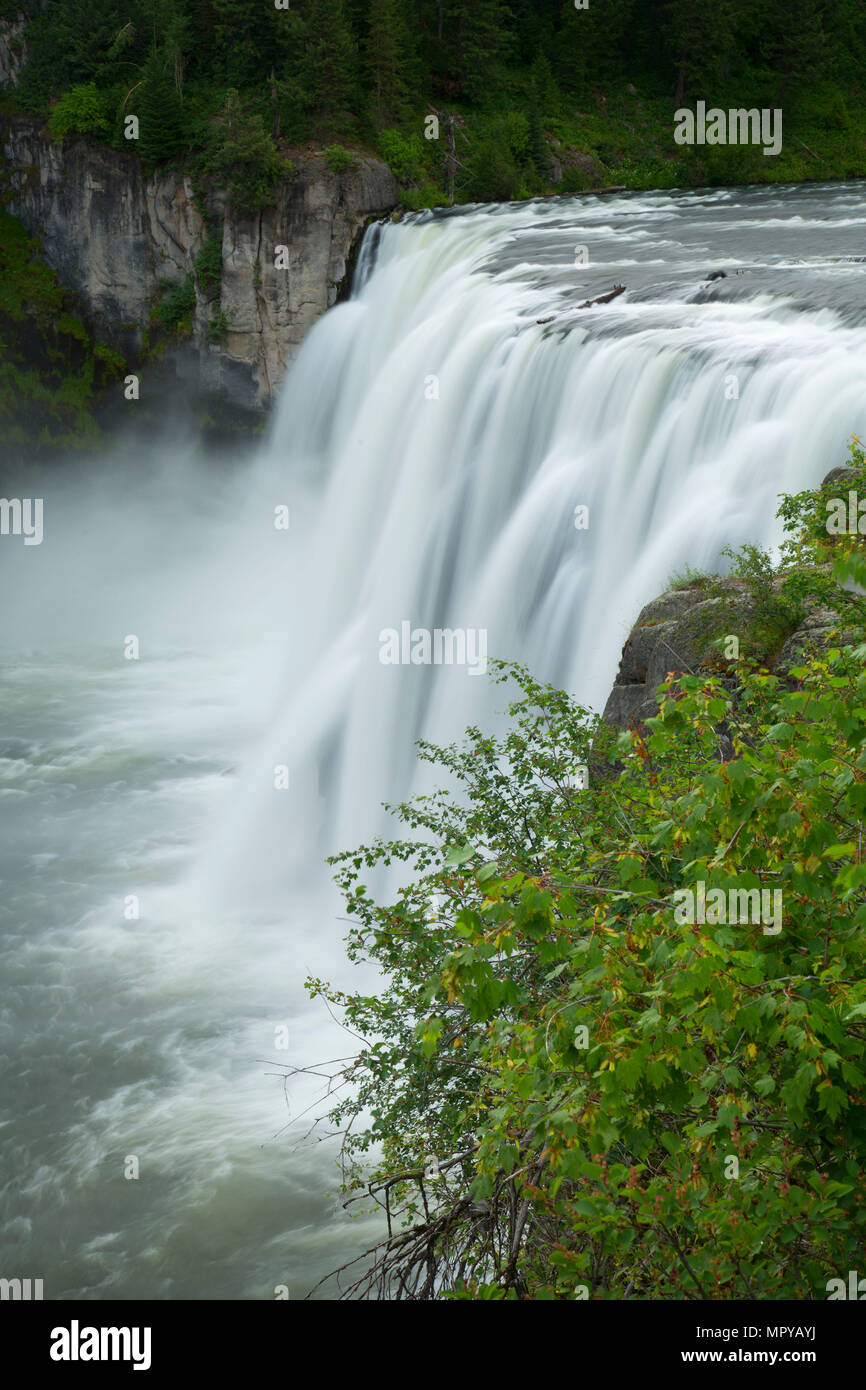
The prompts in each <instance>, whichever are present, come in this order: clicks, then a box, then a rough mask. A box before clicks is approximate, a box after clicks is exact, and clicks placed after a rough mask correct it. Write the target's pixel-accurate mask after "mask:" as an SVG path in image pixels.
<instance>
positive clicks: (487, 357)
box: [207, 188, 866, 907]
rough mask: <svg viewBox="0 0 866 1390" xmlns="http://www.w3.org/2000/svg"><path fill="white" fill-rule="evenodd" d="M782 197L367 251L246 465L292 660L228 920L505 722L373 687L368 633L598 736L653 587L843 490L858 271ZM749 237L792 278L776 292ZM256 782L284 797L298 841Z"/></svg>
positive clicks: (473, 705) (849, 199)
mask: <svg viewBox="0 0 866 1390" xmlns="http://www.w3.org/2000/svg"><path fill="white" fill-rule="evenodd" d="M795 197H796V200H797V203H798V210H797V212H796V213H793V214H791V213H789V214H788V216H787V218H784V217H779V216H774V215H773V214H774V212H775V211H776V209H777V208H780V206H781V205H780V195H779V193H778V191H776V190H774V191H773V192H772V193H767V192H765V191H761V192H758V193H755V192H749V193H747V194H746V195H745V196H744V197H743V198H742V201H743V202H745V203H746V204H747V205H749V207H750V208H751V209H753V210H754V212H755V214H758V213H759V214H760V215H755V216H752V217H749V216H744V209H743V207H742V206H736V207H732V204H733V203H734V198H733V195H732V193H731V192H730V191H729V190H725V191H723V192H718V193H709V194H704V195H688V194H685V195H684V194H679V195H671V194H654V195H631V196H626V197H620V198H612V199H607V200H591V199H577V200H562V201H554V202H541V203H537V204H530V205H528V206H527V205H517V206H514V207H506V208H489V207H485V208H483V209H477V210H476V209H473V210H468V211H461V212H460V213H459V214H457V215H450V216H449V215H445V216H431V215H430V214H421V215H416V216H413V217H410V218H408V219H406V221H404V222H403V223H402V224H401V225H393V224H392V225H386V226H385V227H379V226H377V227H375V228H373V229H371V230H370V231H368V233H367V243H366V246H365V248H364V251H363V253H362V257H361V262H360V264H361V268H362V273H361V274H360V276H359V280H358V284H357V286H356V290H355V293H354V294H353V296H352V298H351V299H350V300H349V301H348V302H347V303H345V304H343V305H340V306H338V307H337V308H335V309H334V310H332V311H331V312H330V313H329V314H328V315H327V316H326V317H325V318H324V319H323V320H322V321H321V322H320V323H319V324H318V325H317V326H316V327H315V329H314V330H313V332H312V333H311V335H310V337H309V339H308V340H307V342H306V343H305V344H304V346H303V349H302V351H301V353H300V356H299V358H298V360H297V362H296V364H295V366H294V368H293V370H292V372H291V373H290V375H289V378H288V381H287V382H286V385H285V388H284V391H283V395H282V399H281V401H280V404H279V410H278V412H277V417H276V420H275V423H274V427H273V431H272V434H271V439H270V443H269V446H268V450H267V456H266V458H264V459H263V461H262V476H263V478H267V480H268V483H267V487H269V488H270V490H271V493H272V496H273V498H274V500H275V502H276V501H282V502H283V503H284V504H286V505H288V506H289V507H290V508H291V512H292V534H291V542H290V547H289V548H290V549H291V552H292V554H291V558H290V559H287V562H286V569H285V595H284V596H285V602H286V611H287V634H286V635H287V641H286V646H285V651H286V652H287V653H288V655H287V656H285V657H283V656H282V654H281V657H280V663H281V666H282V672H281V675H280V676H279V677H278V678H276V679H275V685H274V690H275V699H274V715H273V719H272V721H271V722H270V724H269V727H268V729H267V732H266V734H265V736H264V737H263V740H262V743H261V745H260V747H259V748H258V750H257V753H256V754H255V756H254V757H253V758H252V759H251V762H250V765H249V767H248V768H247V769H246V771H245V774H244V779H243V783H242V788H241V794H240V796H239V797H238V799H237V801H236V804H235V805H234V807H233V808H232V812H231V814H230V816H229V817H228V818H227V821H226V822H225V824H224V826H223V827H222V830H221V831H220V832H218V833H217V835H216V837H215V840H214V845H213V846H212V854H211V857H210V858H209V860H208V863H207V877H208V879H209V881H210V882H211V883H212V884H213V885H214V886H215V888H216V891H217V894H218V897H219V900H220V901H221V902H225V901H226V893H227V891H233V892H234V893H235V896H236V901H237V904H238V906H239V907H242V905H243V904H244V903H247V904H248V903H249V901H250V895H251V894H253V895H258V894H260V893H261V892H263V891H268V892H270V893H272V894H273V895H274V896H278V895H279V893H280V892H281V891H283V889H284V885H285V882H286V877H287V874H288V873H289V872H292V873H295V872H297V870H298V868H299V866H300V865H302V864H304V863H307V862H309V860H310V858H311V857H316V855H317V852H318V857H321V852H323V850H324V848H327V849H329V850H333V849H336V848H347V847H349V846H351V845H352V844H353V843H355V842H356V841H357V840H358V838H359V837H369V836H370V835H371V834H372V833H373V832H374V831H378V830H380V829H384V827H385V822H384V821H383V819H382V817H381V816H380V814H379V811H378V805H379V802H380V801H382V800H383V799H389V800H394V799H400V798H402V797H403V796H405V795H406V793H407V792H409V791H411V790H416V791H417V790H420V789H422V788H426V787H427V786H428V783H427V782H426V773H425V771H421V770H419V769H417V768H416V765H415V761H414V756H413V744H414V741H415V740H416V739H417V738H421V737H423V738H427V739H433V740H434V741H450V740H452V739H455V738H457V737H459V736H460V735H461V733H462V731H463V729H464V727H465V726H466V724H468V723H469V722H479V723H482V724H483V723H485V721H486V722H487V723H488V724H489V723H490V721H491V719H492V718H493V716H494V711H495V710H497V709H498V708H499V706H500V705H501V703H502V700H501V696H500V697H499V699H498V700H497V696H496V694H495V693H494V692H492V690H491V687H490V685H489V683H488V681H487V680H485V679H483V678H481V679H479V678H478V674H479V673H478V671H475V672H474V673H470V668H469V666H468V665H463V666H462V667H460V666H457V665H445V664H442V665H412V664H408V665H406V664H397V665H391V664H383V663H382V661H381V660H380V652H381V647H382V642H381V637H380V634H381V633H382V632H383V631H386V630H393V631H396V632H398V633H399V632H400V630H401V627H402V625H404V624H411V628H412V629H413V630H414V629H424V630H427V631H429V632H431V633H432V632H434V631H435V630H436V629H440V630H442V629H452V630H454V629H457V630H460V631H463V632H470V633H471V632H478V631H479V630H483V631H484V632H485V633H486V640H487V650H488V652H489V654H490V655H491V656H494V657H500V658H503V659H506V660H513V659H519V660H520V661H522V662H525V663H526V664H527V665H528V666H529V667H530V669H531V670H532V671H533V673H534V674H535V675H536V676H537V677H539V678H541V679H543V680H546V681H550V682H554V683H556V684H558V685H562V686H564V687H566V688H567V689H569V690H570V691H572V692H573V693H574V694H575V695H576V696H577V697H578V698H579V699H580V700H581V701H582V702H584V703H585V704H587V705H589V706H591V707H593V708H595V709H599V710H600V709H601V708H602V707H603V705H604V702H605V698H606V696H607V694H608V692H609V690H610V687H611V685H612V682H613V679H614V675H615V672H616V668H617V663H618V659H619V654H620V651H621V648H622V644H623V641H624V639H625V636H626V634H627V632H628V630H629V628H630V626H631V624H632V623H633V622H634V620H635V618H636V616H637V614H638V612H639V610H640V608H641V606H642V604H643V603H645V602H646V601H647V600H648V599H649V598H651V597H653V596H654V595H655V594H657V593H658V592H660V591H661V590H662V589H663V588H664V587H665V583H666V580H667V578H668V576H669V575H670V574H671V572H672V571H673V570H674V569H675V568H678V567H680V566H682V565H683V564H686V563H689V564H692V565H695V566H702V567H710V568H713V567H716V566H717V564H718V562H719V552H720V550H721V548H722V547H723V546H725V545H727V544H731V545H737V544H740V543H742V542H743V541H746V540H749V541H755V542H758V543H761V544H772V543H774V542H776V541H778V539H779V530H778V524H777V523H776V522H775V520H774V514H775V510H776V506H777V500H776V498H777V494H778V493H779V492H780V491H782V490H783V489H785V490H789V491H796V490H798V489H801V488H803V487H805V486H808V485H811V484H815V483H817V482H818V481H819V480H820V478H821V477H822V475H823V473H824V472H826V470H827V468H828V467H830V466H831V465H833V464H835V463H838V462H840V461H841V460H842V459H843V457H844V454H845V448H846V440H847V438H848V436H850V434H851V433H852V432H855V431H857V430H862V429H863V425H864V412H866V381H864V376H863V371H862V364H863V360H864V348H866V328H864V324H863V318H864V315H863V312H862V311H863V292H862V283H863V282H862V275H863V271H862V267H861V266H859V265H857V264H856V263H854V262H853V260H852V259H851V258H848V259H846V258H845V256H844V254H842V253H840V254H835V255H833V254H830V253H831V251H833V250H834V249H835V247H834V242H835V243H836V244H837V245H838V246H839V247H840V248H844V247H846V246H849V247H850V246H851V245H852V242H851V236H852V233H851V231H850V229H851V228H857V229H858V234H862V227H863V225H864V221H866V218H864V216H863V203H862V195H861V194H860V193H859V192H858V191H857V190H852V189H851V188H847V189H845V190H839V189H824V190H822V191H821V192H820V193H819V192H818V191H817V190H814V191H809V190H807V191H805V192H804V191H802V190H798V191H797V193H796V195H795ZM787 206H788V205H786V207H787ZM818 209H820V211H817V210H818ZM748 210H749V208H747V209H746V211H748ZM852 214H853V215H852ZM768 223H771V224H772V223H775V224H777V225H778V229H779V230H778V231H777V232H776V233H775V236H776V240H777V241H778V242H779V244H780V245H781V246H782V248H783V252H784V249H785V248H786V247H787V244H788V242H787V240H786V238H790V237H791V236H793V237H794V238H795V239H796V240H797V242H798V243H799V248H798V249H799V250H800V251H801V253H803V254H802V255H801V256H800V257H793V256H792V257H790V258H788V257H787V256H786V255H785V254H783V255H782V256H781V257H777V260H776V262H775V263H773V264H772V265H771V264H769V263H768V261H767V258H766V254H765V252H764V250H763V245H764V242H765V241H766V235H767V234H766V227H767V224H768ZM713 236H715V237H716V238H717V239H718V242H719V245H718V248H717V249H716V250H715V251H711V249H710V247H709V246H708V245H706V244H705V239H707V238H712V237H713ZM756 249H757V250H759V253H760V254H758V255H755V250H756ZM804 256H805V259H804V258H803V257H804ZM584 262H585V263H584ZM720 267H721V268H722V269H724V270H725V272H726V274H725V278H720V279H718V280H715V281H713V282H711V283H707V279H706V276H707V270H708V269H710V268H713V269H718V268H720ZM618 282H622V283H624V284H626V286H627V292H626V294H624V295H622V296H620V297H618V298H617V299H616V300H614V301H613V302H611V303H608V304H604V305H598V306H592V307H589V308H581V307H579V306H580V305H581V304H582V303H585V301H586V300H587V299H590V298H593V297H594V296H595V295H597V294H599V293H602V292H604V291H607V290H609V289H610V288H611V286H612V285H613V284H615V283H618ZM852 286H854V287H855V288H854V292H853V293H852V295H851V298H852V299H853V301H854V304H855V305H856V306H857V309H858V310H859V317H858V313H856V312H855V313H853V314H852V311H851V308H850V301H849V299H848V298H847V292H848V290H849V288H850V287H852ZM831 300H832V301H833V305H832V306H831V303H830V302H829V301H831ZM580 507H583V508H586V509H588V510H587V512H586V513H584V514H583V517H582V518H581V517H580V516H579V515H578V514H577V513H576V511H575V509H576V508H580ZM581 521H583V522H585V523H586V524H585V525H583V524H580V523H581ZM473 676H474V677H475V678H473ZM277 765H283V766H286V767H288V768H290V769H291V770H292V774H293V775H294V776H295V777H297V779H298V782H297V785H298V787H299V788H300V789H301V790H300V791H299V793H298V796H297V797H296V798H294V801H295V808H294V814H293V813H292V812H291V810H290V809H289V800H290V799H287V801H286V805H285V807H281V806H279V804H278V803H277V801H276V799H275V797H274V795H273V790H272V777H273V768H274V767H275V766H277ZM311 808H312V814H311ZM251 864H252V865H254V872H253V873H252V874H250V873H245V872H244V869H243V866H244V865H247V866H249V865H251ZM271 866H273V868H274V872H273V873H272V872H271Z"/></svg>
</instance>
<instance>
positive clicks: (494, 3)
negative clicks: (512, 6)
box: [454, 0, 509, 101]
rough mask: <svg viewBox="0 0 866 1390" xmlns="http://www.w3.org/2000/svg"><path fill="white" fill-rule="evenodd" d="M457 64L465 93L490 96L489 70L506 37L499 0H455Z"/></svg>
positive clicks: (477, 97)
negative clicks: (456, 1)
mask: <svg viewBox="0 0 866 1390" xmlns="http://www.w3.org/2000/svg"><path fill="white" fill-rule="evenodd" d="M454 16H455V19H456V21H457V54H456V59H457V67H458V71H457V73H456V74H455V75H456V76H458V77H459V79H460V81H461V84H462V86H463V89H464V91H465V92H466V94H467V96H469V97H471V98H472V100H473V101H482V100H484V99H485V98H489V97H490V95H491V91H490V86H491V80H492V71H493V67H494V64H495V63H496V60H497V58H498V57H499V53H500V50H501V48H502V47H503V44H504V41H505V36H506V25H507V21H508V18H509V16H508V14H507V12H506V10H505V7H504V5H503V4H502V0H458V3H457V4H456V5H455V6H454Z"/></svg>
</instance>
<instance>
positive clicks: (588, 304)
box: [577, 285, 626, 309]
mask: <svg viewBox="0 0 866 1390" xmlns="http://www.w3.org/2000/svg"><path fill="white" fill-rule="evenodd" d="M625 290H626V287H625V285H614V287H613V289H612V290H611V291H610V293H609V294H600V295H598V296H597V297H596V298H595V299H587V300H585V301H584V303H583V304H578V306H577V307H578V309H591V308H592V306H593V304H609V303H610V301H611V300H612V299H616V298H617V297H618V296H619V295H621V294H625Z"/></svg>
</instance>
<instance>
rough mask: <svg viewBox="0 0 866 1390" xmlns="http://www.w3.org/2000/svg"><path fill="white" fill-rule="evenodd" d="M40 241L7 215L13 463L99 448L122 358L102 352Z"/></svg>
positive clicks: (1, 218) (5, 336)
mask: <svg viewBox="0 0 866 1390" xmlns="http://www.w3.org/2000/svg"><path fill="white" fill-rule="evenodd" d="M74 309H75V304H74V301H73V298H72V296H71V295H70V294H69V293H68V292H67V291H66V290H65V289H63V287H62V286H61V284H60V282H59V281H58V279H57V276H56V275H55V273H54V271H53V270H50V269H49V267H48V266H47V265H46V264H45V262H44V261H43V260H42V258H41V255H40V246H39V243H38V241H36V240H35V239H34V238H32V237H30V236H28V234H27V232H26V231H25V229H24V227H22V225H21V223H20V222H18V221H17V220H16V219H15V218H14V217H10V216H9V214H8V213H5V212H0V432H2V435H3V440H4V448H5V453H6V456H7V458H11V457H14V456H15V455H16V454H17V455H21V456H22V457H26V458H27V459H28V460H32V458H33V457H34V455H36V456H40V455H43V454H45V455H53V454H55V453H58V452H61V451H67V450H69V449H82V448H92V447H93V446H94V444H95V443H96V442H97V441H98V439H99V435H100V430H99V425H98V423H97V420H96V417H95V415H94V408H95V406H96V405H97V402H98V397H99V394H100V392H101V390H102V388H103V387H104V386H105V384H106V383H107V382H108V381H109V380H111V379H112V378H113V377H115V376H117V375H119V374H120V372H122V371H123V367H124V361H123V358H122V357H121V355H120V354H119V353H118V352H116V351H114V350H113V349H111V348H108V347H104V346H101V345H94V344H93V343H92V341H91V338H90V335H89V334H88V333H87V331H86V329H85V328H84V325H83V324H82V323H81V322H80V321H79V320H78V319H77V318H76V317H75V315H74V312H73V311H74Z"/></svg>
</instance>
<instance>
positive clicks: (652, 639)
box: [604, 468, 856, 729]
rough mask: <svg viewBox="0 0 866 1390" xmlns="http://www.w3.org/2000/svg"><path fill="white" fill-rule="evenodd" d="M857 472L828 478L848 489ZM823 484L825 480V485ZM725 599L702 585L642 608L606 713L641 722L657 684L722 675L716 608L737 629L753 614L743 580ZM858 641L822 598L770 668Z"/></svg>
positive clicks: (654, 705)
mask: <svg viewBox="0 0 866 1390" xmlns="http://www.w3.org/2000/svg"><path fill="white" fill-rule="evenodd" d="M855 476H856V475H855V474H853V473H852V472H851V471H850V470H848V469H844V468H834V469H832V470H831V472H830V473H828V474H827V476H826V477H825V479H824V484H827V483H833V484H834V486H835V487H838V488H839V490H840V492H841V493H843V494H844V489H845V488H846V486H847V484H848V482H849V481H852V480H853V479H854V477H855ZM822 486H823V484H822ZM725 588H726V594H725V598H724V599H721V598H716V597H709V596H708V595H707V593H706V591H705V589H704V588H703V587H702V586H701V585H700V584H693V585H690V586H689V587H688V588H682V589H669V590H668V591H667V592H666V593H664V594H661V595H660V597H659V598H655V599H653V600H652V602H651V603H648V604H647V605H646V606H645V607H644V608H643V609H641V612H640V615H639V616H638V620H637V622H636V623H635V625H634V627H633V628H632V630H631V632H630V633H629V635H628V637H627V638H626V642H625V646H624V647H623V650H622V657H621V659H620V665H619V672H618V674H617V678H616V682H615V684H614V687H613V689H612V691H611V693H610V695H609V696H608V700H607V704H606V705H605V707H604V718H605V719H606V720H607V721H608V723H610V724H613V725H614V726H615V727H616V728H619V729H627V728H629V727H639V726H640V725H642V724H644V723H645V721H646V720H647V719H651V718H653V717H654V716H655V715H656V714H658V710H659V701H658V699H657V697H656V689H657V687H658V686H659V685H661V684H662V682H663V681H665V680H666V679H667V678H668V676H669V675H672V674H673V675H682V674H691V675H697V674H698V673H700V672H702V671H703V672H713V673H714V674H716V675H719V674H720V673H722V674H723V672H724V670H725V669H726V667H727V664H728V663H727V662H725V661H724V660H723V659H721V657H720V653H719V652H718V650H716V649H714V648H709V647H708V644H707V642H706V635H707V632H708V630H709V629H710V628H714V627H716V626H718V624H714V623H713V609H714V608H715V609H717V608H718V606H719V605H721V604H722V603H724V605H725V610H726V616H727V615H728V614H730V617H731V627H732V629H733V631H736V630H737V628H742V626H743V625H745V624H747V623H748V622H749V619H750V617H751V615H752V607H753V606H752V600H751V598H750V596H749V593H748V590H747V589H746V587H745V585H744V584H742V582H741V581H737V580H728V581H725ZM837 637H839V639H840V640H842V641H853V640H854V634H853V633H851V632H841V633H840V624H839V617H838V614H836V613H834V612H833V611H832V610H831V609H829V608H824V607H821V606H820V605H819V604H817V603H813V604H812V605H810V606H808V607H807V608H806V611H805V613H804V616H803V618H802V620H801V622H800V623H799V624H798V626H797V627H796V629H795V630H794V631H793V632H791V633H790V635H789V636H788V637H787V638H786V640H785V641H784V643H783V644H782V646H781V648H780V649H779V651H778V652H777V653H776V655H775V657H774V659H773V660H772V661H771V662H770V668H771V669H772V670H773V671H774V672H775V673H776V674H777V675H781V676H784V675H785V674H786V673H787V672H788V670H789V668H790V667H791V666H793V665H795V664H796V663H797V662H798V661H799V660H801V659H802V658H803V656H804V655H805V654H806V653H808V652H810V651H820V650H821V649H822V648H824V647H826V646H827V645H828V644H829V642H830V641H831V640H836V638H837Z"/></svg>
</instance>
